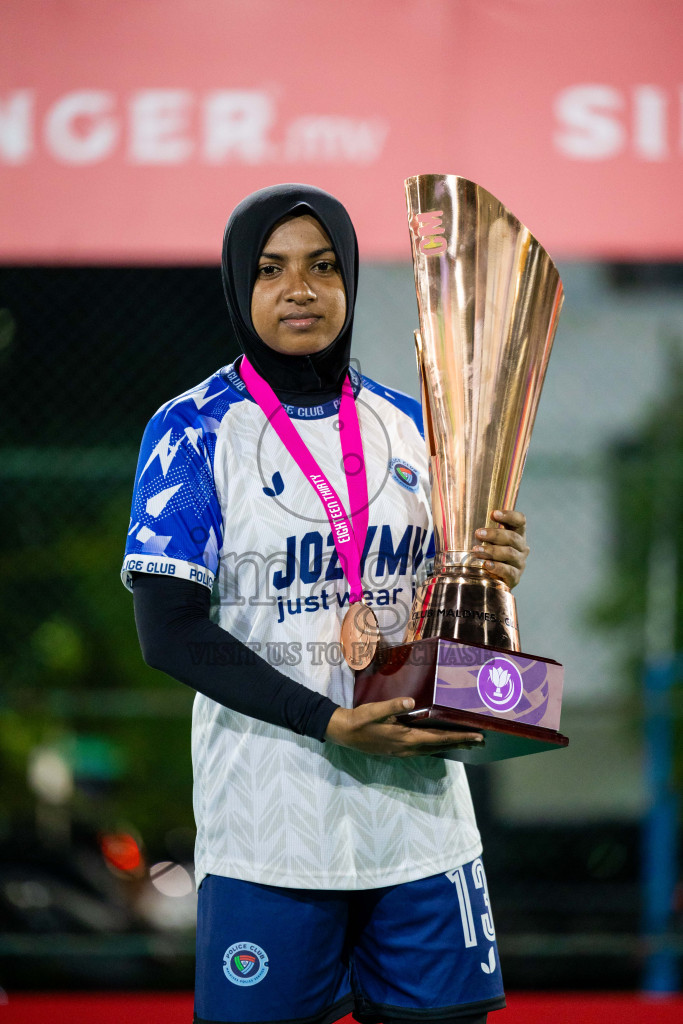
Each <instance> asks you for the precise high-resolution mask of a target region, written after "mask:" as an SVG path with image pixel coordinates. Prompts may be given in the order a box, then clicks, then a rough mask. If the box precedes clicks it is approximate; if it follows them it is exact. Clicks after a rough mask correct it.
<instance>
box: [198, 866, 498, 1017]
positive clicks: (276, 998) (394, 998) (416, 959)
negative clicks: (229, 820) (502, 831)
mask: <svg viewBox="0 0 683 1024" xmlns="http://www.w3.org/2000/svg"><path fill="white" fill-rule="evenodd" d="M504 1006H505V998H504V996H503V983H502V978H501V973H500V966H499V963H498V949H497V946H496V939H495V932H494V929H493V919H492V917H491V911H490V907H489V899H488V892H487V887H486V876H485V874H484V866H483V864H482V861H481V858H479V857H478V858H477V859H476V860H474V861H472V862H471V863H470V864H464V865H463V866H462V867H459V868H456V869H455V870H453V871H447V872H446V873H445V874H443V875H433V876H431V877H430V878H422V879H419V880H418V881H416V882H405V883H404V884H402V885H392V886H387V887H386V888H383V889H363V890H359V891H353V892H351V891H334V890H324V891H320V890H316V889H284V888H277V887H275V886H270V885H258V884H256V883H254V882H244V881H240V880H239V879H234V878H223V877H220V876H218V875H209V876H208V877H207V878H205V879H204V881H203V882H202V885H201V886H200V889H199V907H198V915H197V984H196V992H195V1024H209V1022H222V1024H225V1022H228V1024H266V1022H267V1024H284V1022H287V1024H290V1022H291V1024H293V1022H297V1024H333V1022H334V1021H338V1020H339V1019H340V1018H341V1017H343V1016H345V1015H346V1014H347V1013H349V1012H350V1011H353V1013H354V1016H355V1018H356V1020H358V1021H361V1022H362V1024H379V1022H385V1024H388V1022H394V1021H412V1022H413V1024H416V1022H418V1021H426V1020H434V1021H439V1022H440V1024H449V1022H451V1021H453V1022H457V1021H460V1022H461V1024H462V1018H463V1017H465V1018H467V1017H468V1016H471V1017H472V1018H473V1019H474V1017H475V1016H476V1015H482V1018H481V1019H484V1015H485V1014H486V1012H488V1011H489V1010H497V1009H501V1008H502V1007H504Z"/></svg>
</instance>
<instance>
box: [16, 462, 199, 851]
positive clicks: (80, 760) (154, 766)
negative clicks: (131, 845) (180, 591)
mask: <svg viewBox="0 0 683 1024" xmlns="http://www.w3.org/2000/svg"><path fill="white" fill-rule="evenodd" d="M74 494H76V495H77V503H75V504H69V502H70V500H71V499H72V498H73V496H74ZM129 502H130V494H129V489H128V488H126V489H125V490H123V489H122V490H120V491H113V490H108V491H105V492H104V493H102V491H101V489H98V490H97V491H96V490H95V488H94V487H93V486H92V485H90V486H88V485H85V486H80V485H78V486H76V485H74V484H73V482H72V483H70V484H68V485H67V483H66V482H60V481H54V482H53V483H52V484H51V485H44V488H43V492H42V494H41V493H36V488H35V487H32V488H31V496H30V502H29V499H27V507H29V509H30V516H31V518H32V520H33V526H34V529H30V530H25V531H23V535H22V531H21V530H17V529H16V527H15V529H14V531H13V523H12V521H10V520H9V517H7V518H6V520H5V523H4V524H3V525H4V526H5V527H6V530H5V533H4V535H5V536H6V537H7V536H8V535H9V536H12V534H13V533H14V538H13V543H12V544H10V545H8V547H7V548H6V549H5V551H4V552H3V553H2V555H0V595H1V598H2V606H3V608H4V609H5V610H6V612H5V615H4V621H3V623H2V633H3V636H2V642H1V644H0V651H1V653H0V671H1V673H2V680H3V689H2V704H3V705H4V706H3V714H2V716H0V758H1V759H2V764H1V767H0V770H1V771H2V776H3V787H2V792H1V795H0V815H1V816H2V817H3V818H4V819H5V820H6V821H7V820H11V819H12V818H16V817H18V816H25V815H26V813H27V810H28V809H29V808H30V807H31V805H32V803H33V802H34V799H35V798H34V795H33V794H32V793H31V792H30V789H29V787H28V785H27V781H26V775H27V768H28V764H29V760H30V757H31V753H32V751H35V749H36V748H38V747H47V748H54V749H57V750H59V751H60V752H61V753H62V755H63V756H64V757H65V758H66V760H67V761H68V763H69V764H70V765H71V768H72V770H73V772H74V776H75V780H76V789H75V795H74V802H73V807H72V811H73V814H74V815H75V816H76V817H78V818H80V819H82V820H84V821H86V822H87V823H89V824H90V825H92V826H93V827H95V828H98V829H99V828H101V829H108V828H113V827H116V826H117V825H119V824H121V823H130V824H132V825H133V826H134V827H135V828H136V830H137V831H138V832H139V833H140V834H141V835H142V837H143V839H144V840H145V842H146V843H147V845H148V846H151V847H153V848H154V847H157V848H160V847H161V845H162V842H163V837H164V835H165V834H166V833H167V832H168V831H170V830H173V829H177V828H183V827H184V828H187V827H189V826H191V825H192V807H191V767H190V742H189V737H190V714H191V704H192V693H191V691H190V690H189V689H186V688H185V687H183V686H182V684H180V683H177V682H175V681H173V680H170V679H168V678H167V677H165V676H163V675H161V674H160V673H158V672H155V671H153V670H151V669H149V668H147V667H146V666H145V664H144V663H143V661H142V656H141V654H140V649H139V645H138V640H137V635H136V631H135V624H134V619H133V603H132V598H131V596H130V595H129V594H127V593H126V592H125V590H124V588H123V586H122V584H121V581H120V576H119V571H120V566H121V561H122V555H123V546H124V541H125V532H126V525H127V523H128V509H129ZM3 518H4V517H3ZM55 524H56V526H55Z"/></svg>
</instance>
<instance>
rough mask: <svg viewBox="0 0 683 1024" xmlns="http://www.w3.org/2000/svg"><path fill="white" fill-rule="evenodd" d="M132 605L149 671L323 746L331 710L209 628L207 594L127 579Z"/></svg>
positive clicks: (192, 586)
mask: <svg viewBox="0 0 683 1024" xmlns="http://www.w3.org/2000/svg"><path fill="white" fill-rule="evenodd" d="M133 599H134V604H135V624H136V626H137V630H138V637H139V639H140V647H141V648H142V656H143V658H144V659H145V661H146V663H147V664H148V665H150V666H151V667H152V668H157V669H160V670H161V671H162V672H167V673H168V675H170V676H173V677H174V678H175V679H178V680H180V682H181V683H187V685H188V686H191V687H192V688H193V689H195V690H197V691H198V692H199V693H203V694H204V695H205V696H207V697H210V698H211V700H215V701H217V703H219V704H222V705H223V706H224V707H226V708H231V709H232V710H233V711H241V712H242V713H243V714H245V715H250V716H251V717H252V718H259V719H260V720H261V721H263V722H271V723H272V724H273V725H283V726H285V728H287V729H291V730H292V731H293V732H296V733H299V734H300V735H302V736H311V737H313V738H314V739H317V740H323V739H324V738H325V730H326V729H327V725H328V723H329V720H330V718H331V717H332V714H333V712H334V711H335V710H336V709H337V707H338V705H337V704H334V703H333V701H331V700H329V698H328V697H324V696H322V695H321V694H319V693H315V691H313V690H309V688H308V687H307V686H302V685H301V683H297V682H295V681H294V680H293V679H289V678H288V677H287V676H285V675H283V674H282V672H278V670H277V669H275V668H273V666H272V665H269V664H268V662H267V661H265V660H264V659H263V658H260V657H259V656H258V654H256V653H255V652H254V651H252V650H250V648H248V647H247V646H246V645H245V644H243V643H241V642H240V641H239V640H236V639H235V637H234V636H232V635H231V634H230V633H228V632H227V630H225V629H221V627H220V626H219V625H217V624H216V623H215V622H212V621H211V619H210V618H209V608H210V602H211V595H210V592H209V591H208V589H207V588H206V587H203V586H202V585H201V584H200V583H191V582H190V581H189V580H177V579H169V578H168V577H165V576H152V575H151V574H147V573H133Z"/></svg>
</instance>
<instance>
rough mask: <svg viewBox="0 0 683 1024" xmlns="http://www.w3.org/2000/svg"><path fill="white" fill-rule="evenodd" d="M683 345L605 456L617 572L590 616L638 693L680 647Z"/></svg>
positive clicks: (679, 752) (679, 734)
mask: <svg viewBox="0 0 683 1024" xmlns="http://www.w3.org/2000/svg"><path fill="white" fill-rule="evenodd" d="M682 351H683V345H682V344H681V343H677V342H676V341H675V340H672V342H671V344H670V369H669V374H668V387H667V390H666V392H664V393H663V394H662V395H661V396H660V398H659V400H658V402H657V403H656V405H655V406H654V407H653V408H652V409H651V410H650V412H649V414H648V416H647V417H646V418H645V420H644V422H642V423H641V424H639V425H637V426H636V427H635V429H634V431H633V434H632V435H631V437H630V438H629V439H628V440H627V441H624V442H621V443H619V444H618V445H615V446H614V448H613V450H612V451H611V453H610V459H609V462H608V484H609V494H610V502H611V508H612V517H611V522H612V527H613V529H612V537H611V553H612V573H611V575H610V578H609V579H608V580H607V581H606V584H605V590H604V593H603V594H602V595H601V597H600V598H599V600H598V601H597V602H596V605H595V607H594V609H593V622H595V623H597V625H598V626H600V627H602V628H607V629H610V630H612V631H616V632H617V635H618V638H619V646H620V650H621V651H622V653H623V659H624V670H625V672H626V673H627V675H628V677H629V678H630V679H631V682H632V687H633V692H634V694H639V693H640V689H641V685H642V679H643V673H644V670H645V664H646V661H647V659H648V658H650V659H652V658H657V657H659V656H662V655H666V656H669V655H671V656H673V655H675V654H676V653H678V655H679V658H678V660H679V663H680V662H681V655H682V652H683V515H681V509H683V356H682V355H681V352H682ZM682 709H683V680H682V679H681V678H680V675H679V678H678V679H677V681H676V685H675V688H674V692H673V695H672V710H673V713H674V716H675V740H676V765H675V772H676V780H677V784H678V785H679V787H681V786H683V717H682V715H681V711H682Z"/></svg>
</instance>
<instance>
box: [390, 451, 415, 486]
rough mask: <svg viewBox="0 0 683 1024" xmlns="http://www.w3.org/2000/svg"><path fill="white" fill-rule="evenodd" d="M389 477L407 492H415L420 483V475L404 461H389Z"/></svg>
mask: <svg viewBox="0 0 683 1024" xmlns="http://www.w3.org/2000/svg"><path fill="white" fill-rule="evenodd" d="M389 475H390V476H392V477H393V478H394V480H396V481H397V482H398V483H399V484H400V485H401V487H405V489H406V490H407V491H416V490H417V488H418V485H419V483H420V474H419V473H418V471H417V470H416V469H415V467H414V466H411V465H410V463H408V462H406V461H405V459H390V460H389Z"/></svg>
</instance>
